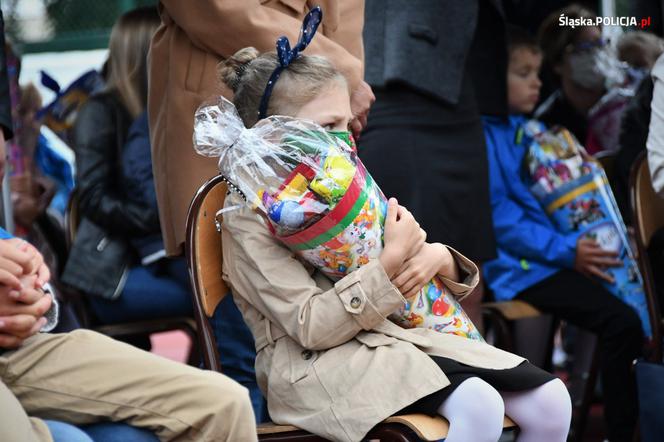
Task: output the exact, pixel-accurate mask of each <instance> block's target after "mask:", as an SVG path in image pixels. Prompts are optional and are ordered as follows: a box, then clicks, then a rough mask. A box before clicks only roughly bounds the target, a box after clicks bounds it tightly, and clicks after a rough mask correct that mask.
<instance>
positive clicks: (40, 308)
mask: <svg viewBox="0 0 664 442" xmlns="http://www.w3.org/2000/svg"><path fill="white" fill-rule="evenodd" d="M36 280H37V275H31V276H24V277H22V278H21V281H20V282H21V284H22V285H23V287H24V288H23V289H21V290H19V291H16V290H12V289H10V288H9V287H6V286H5V287H0V348H16V347H18V346H20V345H21V344H22V343H23V341H24V340H25V339H27V338H29V337H30V336H32V335H34V334H36V333H38V332H39V330H41V328H42V327H43V326H44V325H45V324H46V318H44V315H45V314H46V312H47V311H48V310H49V309H50V308H51V303H52V299H51V297H50V296H49V295H46V294H45V293H44V292H43V291H42V290H41V289H37V288H34V286H35V282H36Z"/></svg>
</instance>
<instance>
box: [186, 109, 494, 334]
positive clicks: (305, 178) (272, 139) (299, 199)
mask: <svg viewBox="0 0 664 442" xmlns="http://www.w3.org/2000/svg"><path fill="white" fill-rule="evenodd" d="M339 135H344V134H335V133H328V132H326V131H325V130H324V129H323V128H321V127H320V126H318V125H317V124H315V123H313V122H309V121H304V120H298V119H294V118H290V117H283V116H274V117H269V118H266V119H263V120H261V121H259V122H258V123H257V124H256V125H255V126H254V127H252V128H251V129H246V128H245V127H244V124H243V123H242V120H241V119H240V117H239V115H238V114H237V110H236V109H235V107H234V106H233V104H232V103H230V102H229V101H228V100H226V99H224V98H223V97H220V98H219V101H218V102H216V103H213V104H210V105H204V106H202V107H201V108H199V109H198V111H197V112H196V117H195V123H194V145H195V147H196V149H197V151H198V152H199V153H201V154H203V155H207V156H215V157H219V169H220V171H221V173H222V174H223V175H224V176H225V177H226V178H227V179H229V180H230V181H231V182H232V183H233V184H234V185H235V186H237V188H239V190H240V191H242V193H243V194H244V196H245V197H246V200H247V203H248V204H249V205H250V206H251V207H252V208H253V209H255V210H256V211H257V212H258V213H260V214H262V215H263V217H264V219H265V220H266V224H267V225H268V228H269V229H270V231H271V232H272V234H273V235H274V236H275V237H276V238H278V239H279V240H280V241H281V242H283V243H284V244H285V245H286V246H288V247H289V248H290V249H291V250H293V251H294V252H296V253H297V254H298V255H299V256H300V257H301V258H302V259H303V260H304V261H306V262H308V263H310V264H312V265H313V266H314V267H316V268H318V269H319V270H321V271H322V272H323V273H325V274H326V275H327V276H329V277H330V278H332V279H334V280H338V279H340V278H342V277H343V276H345V275H347V274H348V273H350V272H352V271H354V270H356V269H358V268H359V267H361V266H363V265H365V264H367V263H368V262H369V261H370V260H371V259H377V258H378V257H379V256H380V253H381V251H382V249H383V225H384V220H385V213H386V210H387V200H386V198H385V196H384V195H383V193H382V192H381V190H380V188H379V187H378V185H377V184H376V183H375V182H374V181H373V179H372V177H371V175H370V174H369V173H368V172H367V170H366V169H365V167H364V165H363V164H362V162H361V161H360V160H359V158H358V157H357V154H356V152H355V149H354V146H353V145H352V143H348V142H347V141H350V140H346V139H344V137H341V136H339ZM390 320H392V321H393V322H395V323H397V324H399V325H400V326H402V327H405V328H412V327H424V328H430V329H433V330H437V331H439V332H441V333H451V334H455V335H459V336H464V337H467V338H470V339H476V340H482V336H481V335H480V334H479V332H478V331H477V329H476V328H475V326H474V325H473V324H472V322H471V321H470V319H469V318H468V316H467V315H466V314H465V312H464V311H463V310H462V309H461V307H460V305H459V304H458V302H457V301H456V299H455V298H454V296H453V295H452V294H451V293H450V292H449V291H448V290H447V288H446V287H445V285H444V284H443V283H442V281H441V280H440V279H439V278H437V277H436V278H434V279H433V280H432V281H430V282H429V283H428V284H427V285H426V286H425V287H424V288H423V289H422V290H420V292H419V293H417V294H416V295H415V296H414V297H413V298H412V299H410V300H408V302H406V303H405V304H404V306H403V307H402V308H401V309H399V311H397V312H394V313H393V314H392V315H390Z"/></svg>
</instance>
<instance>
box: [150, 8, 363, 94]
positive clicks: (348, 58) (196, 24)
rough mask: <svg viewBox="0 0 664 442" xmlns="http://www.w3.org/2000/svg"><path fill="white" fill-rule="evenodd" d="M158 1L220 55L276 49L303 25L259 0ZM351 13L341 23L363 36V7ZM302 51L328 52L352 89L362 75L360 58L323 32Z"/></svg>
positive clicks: (203, 46) (197, 40) (205, 46)
mask: <svg viewBox="0 0 664 442" xmlns="http://www.w3.org/2000/svg"><path fill="white" fill-rule="evenodd" d="M161 3H162V4H163V5H164V7H165V8H166V10H167V12H168V14H169V15H170V17H171V18H172V19H173V20H174V21H175V23H176V24H177V25H178V26H179V27H180V28H182V29H183V30H184V32H185V33H186V34H187V36H188V37H189V39H190V40H191V41H192V42H193V43H194V44H195V45H196V46H198V47H199V48H201V49H203V50H205V51H207V52H210V53H213V54H216V55H217V56H219V57H222V58H228V57H230V56H232V55H233V54H234V53H235V52H237V51H238V50H240V49H242V48H244V47H247V46H253V47H255V48H256V49H258V50H259V51H260V52H267V51H274V50H275V42H276V40H277V38H279V37H281V36H282V35H286V36H287V37H288V39H289V40H290V41H291V44H294V43H295V42H296V41H297V38H298V34H299V32H300V27H301V26H302V23H301V21H300V20H297V19H295V18H293V17H290V16H288V15H287V14H284V13H283V12H280V11H278V10H276V9H273V8H270V7H268V6H264V5H262V4H261V2H260V1H259V0H212V1H194V2H191V1H182V0H161ZM359 5H363V3H359ZM353 18H354V19H353V20H350V23H351V24H350V25H348V24H346V23H344V24H342V25H341V26H352V27H353V28H356V34H357V37H356V39H361V38H362V23H363V18H364V8H363V7H358V11H355V14H354V17H353ZM325 23H326V20H325V15H323V25H325ZM306 53H307V54H317V55H323V56H325V57H326V58H328V59H329V60H330V61H331V62H332V63H334V65H335V66H336V67H337V69H339V71H341V72H342V73H343V74H344V76H345V77H346V78H347V79H348V82H349V84H350V86H351V90H354V89H355V88H356V87H357V86H358V85H359V83H360V82H361V81H362V78H363V72H362V60H360V59H358V58H356V57H355V56H353V55H352V54H351V53H350V52H348V51H347V50H346V49H345V48H344V47H343V46H341V45H340V44H338V43H336V42H334V41H333V40H331V39H329V38H327V37H325V36H324V35H323V34H322V32H319V33H318V34H317V35H316V37H315V38H314V39H313V41H312V42H311V44H310V45H309V46H308V47H307V51H306Z"/></svg>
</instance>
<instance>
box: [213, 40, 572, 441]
mask: <svg viewBox="0 0 664 442" xmlns="http://www.w3.org/2000/svg"><path fill="white" fill-rule="evenodd" d="M278 66H279V62H278V60H277V56H276V55H275V54H274V53H268V54H263V55H259V54H258V52H257V51H256V50H255V49H253V48H245V49H242V50H240V51H238V52H237V53H236V54H235V55H234V56H232V57H230V58H229V59H227V60H226V61H224V63H223V64H222V66H221V69H220V75H221V79H222V81H223V82H224V83H225V84H226V85H228V86H229V87H230V88H231V89H232V90H233V91H234V93H235V96H234V102H235V105H236V107H237V109H238V112H239V114H240V116H241V117H242V119H243V121H244V123H245V125H246V126H247V127H251V126H253V125H254V124H255V123H256V122H257V120H258V118H259V110H260V113H261V114H262V115H263V116H269V115H275V114H280V115H289V116H293V117H297V118H303V119H309V120H313V121H315V122H317V123H318V124H320V125H321V126H322V127H324V128H325V129H327V130H329V131H333V132H337V133H338V132H339V131H341V132H343V131H347V130H348V126H349V123H350V122H351V120H352V119H353V115H352V113H351V109H350V100H349V92H348V86H347V84H346V81H345V79H344V77H343V76H342V75H340V74H339V72H338V71H337V70H335V68H334V67H333V66H332V65H331V64H330V63H329V62H328V61H327V60H325V59H323V58H319V57H311V56H301V57H299V58H296V59H295V60H294V61H292V63H291V64H290V65H288V66H287V67H286V68H283V71H282V72H281V76H280V78H279V79H278V81H276V82H275V81H272V80H273V72H274V71H275V69H277V68H278ZM271 77H272V79H271ZM268 80H270V83H271V84H270V87H273V89H272V90H271V95H269V96H268V100H269V101H267V103H266V100H265V97H264V95H265V86H266V85H267V84H268ZM261 102H263V104H261ZM265 104H267V106H266V105H265ZM403 185H407V183H404V184H403ZM239 203H241V201H240V200H239V197H237V196H235V195H233V194H231V195H230V196H229V197H228V198H227V199H226V206H227V207H229V206H231V205H236V204H239ZM460 203H462V202H460ZM222 232H223V233H222V236H223V254H224V267H223V276H224V278H225V279H226V280H227V281H228V283H229V284H230V286H231V287H232V292H233V295H234V299H235V302H236V303H237V305H238V308H239V309H240V311H241V312H242V314H243V316H244V319H245V320H246V322H247V324H248V325H249V327H250V328H251V330H252V332H253V334H254V338H255V341H256V350H257V358H256V374H257V377H258V383H259V385H260V387H261V389H262V391H263V393H264V394H265V395H266V397H267V401H268V409H269V412H270V416H271V417H272V419H273V420H274V421H275V422H278V423H282V424H293V425H296V426H298V427H301V428H304V429H306V430H308V431H311V432H313V433H316V434H318V435H320V436H322V437H326V438H329V439H332V440H341V441H357V440H361V439H362V437H363V436H364V435H365V434H366V433H367V432H368V431H369V430H370V429H371V428H372V427H373V426H375V425H376V424H377V423H379V422H381V421H382V420H384V419H385V418H387V417H389V416H390V415H393V414H395V413H414V412H420V413H427V414H430V415H435V414H441V415H443V416H444V417H446V418H447V419H448V420H449V421H450V432H449V436H448V438H447V439H446V440H447V441H448V442H458V441H496V440H498V438H499V437H500V434H501V432H502V422H503V416H504V414H507V415H508V416H510V417H511V418H512V419H513V420H514V421H515V422H516V423H517V424H518V425H519V426H520V428H521V432H520V436H519V440H520V441H543V440H546V441H564V440H565V438H566V435H567V432H568V428H569V422H570V417H571V404H570V399H569V396H568V393H567V390H566V389H565V386H564V385H563V383H562V382H561V381H560V380H558V379H556V378H555V377H553V376H552V375H550V374H548V373H546V372H544V371H542V370H540V369H538V368H536V367H534V366H532V365H531V364H529V363H528V362H527V361H524V360H523V359H522V358H520V357H518V356H516V355H513V354H510V353H506V352H504V351H501V350H498V349H496V348H494V347H492V346H490V345H487V344H485V343H483V342H479V341H473V340H469V339H466V338H463V337H459V336H455V335H450V334H443V333H438V332H435V331H432V330H428V329H408V330H407V329H403V328H400V327H399V326H397V325H396V324H394V323H392V322H390V321H389V320H387V319H386V317H387V316H388V315H389V314H390V313H392V312H394V311H395V310H397V309H398V308H399V307H400V306H401V305H402V304H403V303H404V297H403V295H402V294H407V293H411V292H412V291H413V290H417V289H419V288H421V287H422V286H423V285H424V283H425V282H426V281H428V280H429V279H430V278H431V277H433V276H434V275H436V274H438V275H439V276H440V277H441V278H442V280H443V281H444V282H445V283H446V285H447V286H448V287H449V289H450V291H451V292H452V293H454V294H455V295H457V296H464V295H467V294H468V293H470V292H471V291H472V290H473V288H474V287H475V286H476V285H477V282H478V270H477V267H476V266H475V265H474V264H473V263H472V262H471V261H469V260H468V259H466V258H465V257H464V256H462V255H461V254H459V253H458V252H456V251H455V250H453V249H451V248H448V247H445V246H443V245H442V244H429V243H426V242H424V235H423V232H422V231H421V229H420V227H419V224H418V223H417V222H416V221H415V219H414V218H413V217H412V215H411V214H410V213H409V212H408V210H406V209H405V208H404V207H401V206H399V205H398V203H397V201H396V200H395V199H391V200H390V202H389V206H388V212H387V219H386V221H385V234H384V243H385V246H384V250H383V252H382V254H381V255H380V258H379V259H377V260H375V261H371V262H369V264H366V265H365V266H363V267H361V268H360V269H359V270H356V271H355V272H352V273H350V274H349V275H348V276H346V277H344V278H342V279H341V280H339V281H337V282H336V283H334V282H332V281H331V280H329V279H327V278H326V277H325V276H323V275H322V274H321V273H320V272H318V271H315V270H314V269H312V268H311V267H310V266H309V265H307V264H304V263H303V262H301V261H299V260H298V259H297V258H296V257H295V256H294V254H293V253H292V252H291V251H290V250H289V249H288V248H286V247H285V246H284V245H282V244H281V243H280V242H278V241H277V240H276V239H275V238H274V237H272V236H271V235H270V232H269V230H268V228H267V226H266V225H265V224H264V222H263V220H262V219H261V217H260V216H258V215H257V214H255V213H254V212H252V211H251V210H249V209H242V210H241V211H238V212H232V213H229V214H227V215H226V216H225V218H224V222H223V231H222Z"/></svg>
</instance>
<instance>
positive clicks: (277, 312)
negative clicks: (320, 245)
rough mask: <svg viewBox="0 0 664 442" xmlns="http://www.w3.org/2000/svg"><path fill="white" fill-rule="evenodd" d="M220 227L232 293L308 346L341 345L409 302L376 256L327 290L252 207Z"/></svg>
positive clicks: (227, 275) (225, 273) (230, 216)
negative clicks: (252, 210)
mask: <svg viewBox="0 0 664 442" xmlns="http://www.w3.org/2000/svg"><path fill="white" fill-rule="evenodd" d="M222 232H223V233H222V244H223V256H224V278H225V279H226V280H228V281H229V282H230V285H231V287H232V289H233V293H234V295H235V296H240V297H242V298H244V299H245V300H246V301H247V302H249V303H250V304H251V305H252V306H253V307H254V308H255V309H257V310H258V311H259V312H260V314H261V315H263V316H264V317H266V318H267V319H268V320H269V321H270V322H272V323H273V324H274V325H276V326H277V327H279V328H281V329H282V330H283V331H284V332H286V333H287V334H288V335H289V336H290V337H291V338H293V339H294V340H295V341H297V342H298V344H300V345H301V346H302V347H304V348H308V349H312V350H323V349H327V348H332V347H336V346H338V345H341V344H343V343H345V342H347V341H349V340H350V339H352V338H353V337H354V336H355V335H356V334H357V333H359V332H360V331H362V330H371V329H372V328H374V327H375V326H376V325H378V324H380V323H381V322H383V321H384V320H385V318H386V317H387V316H388V315H389V314H391V313H392V312H394V311H396V310H397V309H398V308H399V307H401V306H402V305H403V303H404V301H405V300H404V298H403V296H401V293H399V291H398V290H397V289H396V288H395V287H394V286H393V285H392V283H391V282H390V280H389V278H388V276H387V274H386V273H385V270H384V269H383V267H382V265H381V264H380V262H379V261H378V260H373V261H371V262H370V263H369V264H367V265H365V266H364V267H362V268H360V269H358V270H356V271H354V272H352V273H351V274H349V275H348V276H346V277H344V278H343V279H341V280H339V281H338V282H337V283H336V284H335V285H334V287H332V288H330V289H328V290H323V289H322V288H321V287H320V286H319V285H318V284H317V283H316V280H314V278H313V277H312V273H313V271H310V270H308V269H307V268H306V267H305V266H304V264H302V263H301V262H300V261H299V260H298V259H297V258H295V256H294V255H293V252H291V251H290V250H288V249H287V248H286V247H285V246H284V245H282V244H280V243H279V242H277V240H275V239H274V238H273V237H271V236H270V234H269V233H268V230H267V228H266V227H265V225H264V224H263V222H262V220H261V219H260V218H259V217H258V215H256V214H254V213H253V212H251V211H250V210H248V209H244V210H242V211H239V212H235V213H231V214H229V215H228V216H227V217H226V219H224V222H223V231H222ZM317 277H321V276H320V275H318V276H317Z"/></svg>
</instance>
